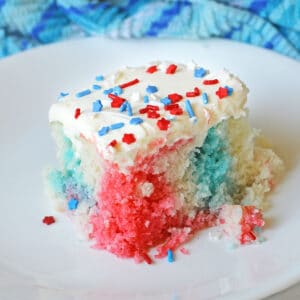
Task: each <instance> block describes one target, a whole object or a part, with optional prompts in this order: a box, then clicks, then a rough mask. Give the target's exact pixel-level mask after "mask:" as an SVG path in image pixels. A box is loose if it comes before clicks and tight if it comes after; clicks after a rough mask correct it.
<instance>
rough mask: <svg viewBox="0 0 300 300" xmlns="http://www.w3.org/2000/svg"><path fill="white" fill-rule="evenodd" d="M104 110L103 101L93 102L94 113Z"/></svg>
mask: <svg viewBox="0 0 300 300" xmlns="http://www.w3.org/2000/svg"><path fill="white" fill-rule="evenodd" d="M102 108H103V105H102V103H101V100H96V101H95V102H93V112H100V111H101V110H102Z"/></svg>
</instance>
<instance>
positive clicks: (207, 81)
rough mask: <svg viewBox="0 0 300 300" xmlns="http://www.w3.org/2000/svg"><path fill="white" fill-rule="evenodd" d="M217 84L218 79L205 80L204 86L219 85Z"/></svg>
mask: <svg viewBox="0 0 300 300" xmlns="http://www.w3.org/2000/svg"><path fill="white" fill-rule="evenodd" d="M217 83H219V80H218V79H211V80H204V81H203V84H205V85H213V84H217Z"/></svg>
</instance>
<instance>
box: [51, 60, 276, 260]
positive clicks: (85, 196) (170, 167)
mask: <svg viewBox="0 0 300 300" xmlns="http://www.w3.org/2000/svg"><path fill="white" fill-rule="evenodd" d="M247 93H248V89H247V87H246V86H245V85H244V83H243V82H242V81H240V80H239V79H238V78H237V77H236V76H234V75H232V74H230V73H229V72H227V71H225V70H222V71H218V72H209V71H208V70H206V69H204V68H202V67H200V66H198V65H196V64H194V63H193V64H188V65H184V64H174V63H167V62H159V63H154V64H151V65H148V66H143V67H130V68H129V67H124V68H122V69H120V70H119V71H117V72H115V73H114V74H111V75H108V76H102V75H98V76H97V77H96V79H95V82H94V84H92V85H91V86H90V87H89V88H87V89H84V90H80V91H77V92H75V93H72V94H62V95H61V97H60V99H59V101H58V102H57V103H55V104H53V105H52V106H51V109H50V112H49V120H50V124H51V128H52V133H53V136H54V138H55V141H56V144H57V149H58V150H57V156H58V159H59V162H60V166H59V168H55V169H51V170H49V172H48V173H47V184H48V190H49V192H50V196H51V198H52V199H53V200H54V201H55V205H56V207H57V209H59V210H60V211H64V212H65V213H66V214H67V215H68V216H69V217H70V219H71V220H72V222H73V223H74V224H75V226H76V228H77V230H78V231H80V232H81V233H83V234H84V235H85V236H86V237H87V238H88V239H90V240H92V241H93V244H94V247H95V248H99V249H105V250H108V251H109V252H112V253H114V254H116V255H117V256H119V257H133V258H134V259H135V260H136V261H137V262H142V261H146V262H147V263H151V262H152V258H151V257H150V256H149V251H150V249H151V248H153V247H156V250H157V252H156V255H155V257H157V258H160V257H164V256H166V255H167V253H168V251H174V250H176V249H177V248H178V247H180V246H181V245H182V244H184V243H185V242H186V241H188V240H189V239H191V238H192V237H193V236H194V235H195V233H197V232H198V231H199V230H200V229H203V228H207V227H211V226H215V225H217V226H219V227H220V228H221V230H222V231H223V232H224V233H225V234H226V235H228V236H229V237H230V238H231V239H233V240H234V241H237V242H239V243H241V244H246V243H251V242H253V241H255V240H256V238H257V234H256V232H257V228H260V227H262V226H263V225H264V221H263V217H262V209H263V208H264V207H265V206H266V200H265V194H266V193H267V192H269V191H270V190H271V189H272V188H273V187H274V185H275V184H276V179H277V177H278V174H279V173H280V171H281V169H282V161H281V160H280V158H279V157H278V156H277V155H276V154H275V153H274V152H273V151H272V149H270V148H269V147H267V146H265V143H264V142H263V139H262V137H261V135H260V132H259V131H258V130H256V129H253V128H251V127H250V125H249V123H248V120H247V115H248V111H247V109H246V108H245V103H246V100H247Z"/></svg>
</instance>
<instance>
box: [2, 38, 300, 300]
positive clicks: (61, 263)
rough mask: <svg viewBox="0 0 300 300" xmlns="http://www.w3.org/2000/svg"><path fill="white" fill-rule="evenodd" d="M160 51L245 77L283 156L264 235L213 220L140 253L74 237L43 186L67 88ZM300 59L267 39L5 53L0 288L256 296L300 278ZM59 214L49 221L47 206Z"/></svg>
mask: <svg viewBox="0 0 300 300" xmlns="http://www.w3.org/2000/svg"><path fill="white" fill-rule="evenodd" d="M156 59H168V60H175V61H182V62H188V61H190V60H191V59H194V60H196V61H197V62H199V63H201V65H203V66H204V67H208V68H212V69H219V68H222V67H225V68H228V69H229V70H231V71H232V72H234V73H236V74H238V75H239V76H240V77H241V78H242V79H243V80H244V81H245V82H246V83H247V85H248V86H249V88H250V90H251V92H250V94H249V107H250V110H251V121H252V123H253V124H255V126H256V127H258V128H262V129H263V132H264V133H265V134H266V135H267V136H269V137H270V138H271V140H272V141H273V143H274V146H275V148H276V149H277V150H278V153H279V154H281V155H282V157H283V158H284V160H285V161H286V164H287V174H286V176H285V178H284V180H283V182H282V184H281V185H280V186H279V187H278V188H277V190H276V192H275V193H273V194H272V195H271V197H270V200H271V201H272V203H273V208H272V209H271V210H270V211H269V213H268V225H267V228H266V231H265V236H266V237H267V242H265V243H263V244H261V245H253V246H248V247H241V248H239V249H237V250H231V251H230V250H226V248H224V244H223V243H215V242H212V241H209V240H208V234H207V231H204V232H202V233H200V234H199V236H198V237H197V238H196V239H194V241H193V242H191V243H189V244H188V245H187V248H188V249H190V251H191V255H189V256H184V255H182V254H180V253H179V254H176V262H174V263H173V264H169V263H167V261H166V260H162V261H158V262H157V263H155V264H154V265H151V266H148V265H146V264H140V265H137V264H135V263H134V262H133V261H132V260H120V259H117V258H116V257H114V256H113V255H111V254H109V253H106V252H101V251H95V250H92V249H90V248H89V247H88V245H87V244H86V243H85V242H81V241H78V240H77V238H76V236H75V234H74V232H73V229H72V226H71V225H70V224H69V222H68V221H67V220H66V219H65V217H64V216H63V215H59V214H58V213H56V212H53V210H52V208H51V205H50V204H49V201H48V199H47V198H46V197H45V195H44V193H43V184H42V182H43V181H42V170H43V168H44V167H45V166H46V165H48V164H51V163H53V162H54V161H55V155H54V145H53V141H52V138H51V137H50V131H49V128H48V124H47V112H48V108H49V106H50V104H51V103H52V102H54V101H56V98H57V95H58V94H59V92H60V91H69V90H70V89H71V88H75V87H76V88H78V89H79V88H84V87H86V86H88V85H90V84H91V82H92V80H93V78H94V76H95V75H96V74H99V73H107V72H110V71H113V70H115V69H116V68H117V67H119V66H122V65H125V64H127V65H139V64H145V63H146V62H148V61H151V60H156ZM299 74H300V64H299V63H298V62H295V61H293V60H290V59H288V58H285V57H282V56H279V55H277V54H274V53H273V52H269V51H266V50H262V49H257V48H254V47H250V46H246V45H242V44H238V43H232V42H228V41H222V40H210V41H206V42H193V41H158V40H147V41H145V40H141V41H113V40H105V39H100V38H91V39H85V40H76V41H72V42H66V43H60V44H56V45H51V46H48V47H41V48H39V49H36V50H33V51H29V52H27V53H24V54H19V55H16V56H13V57H10V58H8V59H5V60H3V61H1V62H0V101H1V102H0V103H1V109H0V124H1V126H0V138H1V147H0V157H1V166H0V182H1V188H0V298H1V299H4V300H7V299H9V300H11V299H23V300H25V299H26V300H27V299H28V300H29V299H30V300H35V299H43V300H48V299H56V300H61V299H63V300H66V299H87V298H88V299H105V300H112V299H113V300H115V299H122V300H125V299H139V300H148V299H156V300H163V299H167V300H175V299H176V300H191V299H211V298H216V297H220V298H221V299H254V298H258V297H264V296H267V295H270V294H271V293H274V292H276V291H279V290H280V289H283V288H285V287H287V286H289V285H291V284H293V283H295V282H296V281H297V280H299V279H300V241H299V228H300V202H299V193H298V192H297V190H298V188H299V182H300V181H299V180H300V164H299V157H300V134H299V129H300V117H299V112H300V96H299V95H300V82H299ZM49 214H54V215H55V216H56V217H57V223H56V224H54V225H52V226H49V227H47V226H45V225H44V224H42V222H41V220H42V218H43V216H44V215H49Z"/></svg>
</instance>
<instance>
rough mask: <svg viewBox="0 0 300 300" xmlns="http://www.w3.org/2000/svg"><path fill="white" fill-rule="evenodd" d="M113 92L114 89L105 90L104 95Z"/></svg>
mask: <svg viewBox="0 0 300 300" xmlns="http://www.w3.org/2000/svg"><path fill="white" fill-rule="evenodd" d="M113 91H114V90H113V88H110V89H107V90H104V91H103V94H104V95H108V94H111V93H112V92H113Z"/></svg>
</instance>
